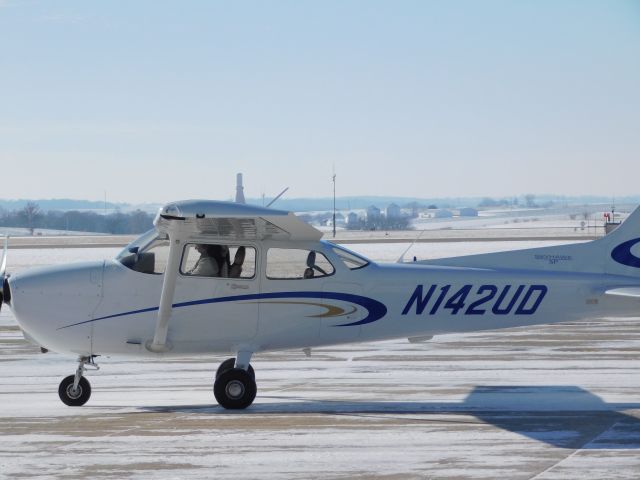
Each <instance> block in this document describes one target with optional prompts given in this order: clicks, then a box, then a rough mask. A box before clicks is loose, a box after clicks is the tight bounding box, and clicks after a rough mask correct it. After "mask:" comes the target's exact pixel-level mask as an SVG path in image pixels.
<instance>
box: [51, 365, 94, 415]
mask: <svg viewBox="0 0 640 480" xmlns="http://www.w3.org/2000/svg"><path fill="white" fill-rule="evenodd" d="M94 358H95V357H93V356H90V357H80V358H79V359H78V368H77V369H76V373H75V375H69V376H68V377H65V378H64V379H63V380H62V382H60V386H59V387H58V395H59V396H60V400H62V402H63V403H64V404H66V405H69V406H70V407H80V406H82V405H84V404H85V403H87V400H89V397H91V384H90V383H89V380H87V379H86V378H84V376H83V375H84V372H85V370H86V365H89V366H91V367H94V368H95V369H96V370H97V369H98V368H100V367H98V365H97V364H96V363H95V362H94V361H93V359H94Z"/></svg>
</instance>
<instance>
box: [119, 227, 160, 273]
mask: <svg viewBox="0 0 640 480" xmlns="http://www.w3.org/2000/svg"><path fill="white" fill-rule="evenodd" d="M168 258H169V239H168V237H167V234H165V233H158V232H157V231H156V230H150V231H149V232H147V233H145V234H143V235H141V236H140V237H139V238H137V239H136V240H135V241H133V242H131V243H130V244H129V245H127V246H126V247H125V248H124V250H122V252H120V254H119V255H118V256H117V257H116V260H117V261H118V262H120V263H121V264H122V265H124V266H125V267H127V268H130V269H131V270H135V271H136V272H140V273H149V274H156V275H159V274H162V273H164V271H165V268H166V266H167V260H168Z"/></svg>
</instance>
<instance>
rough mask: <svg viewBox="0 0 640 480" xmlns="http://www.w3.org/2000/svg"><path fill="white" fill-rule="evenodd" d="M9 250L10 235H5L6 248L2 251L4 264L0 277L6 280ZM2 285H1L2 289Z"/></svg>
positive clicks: (0, 270) (1, 266)
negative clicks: (5, 273)
mask: <svg viewBox="0 0 640 480" xmlns="http://www.w3.org/2000/svg"><path fill="white" fill-rule="evenodd" d="M8 250H9V236H8V235H7V236H5V237H4V250H3V251H2V264H1V265H0V277H2V280H3V281H4V272H5V271H6V270H7V252H8ZM1 288H2V286H0V289H1Z"/></svg>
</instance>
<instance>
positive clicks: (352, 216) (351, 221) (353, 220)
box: [347, 212, 360, 225]
mask: <svg viewBox="0 0 640 480" xmlns="http://www.w3.org/2000/svg"><path fill="white" fill-rule="evenodd" d="M359 221H360V219H359V218H358V214H357V213H356V212H349V214H348V215H347V225H356V224H357V223H358V222H359Z"/></svg>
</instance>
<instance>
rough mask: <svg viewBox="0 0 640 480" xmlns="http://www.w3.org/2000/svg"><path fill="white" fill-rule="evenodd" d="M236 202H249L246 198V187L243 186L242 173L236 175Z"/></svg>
mask: <svg viewBox="0 0 640 480" xmlns="http://www.w3.org/2000/svg"><path fill="white" fill-rule="evenodd" d="M236 203H247V202H246V201H245V199H244V187H243V186H242V174H241V173H238V174H237V175H236Z"/></svg>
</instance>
